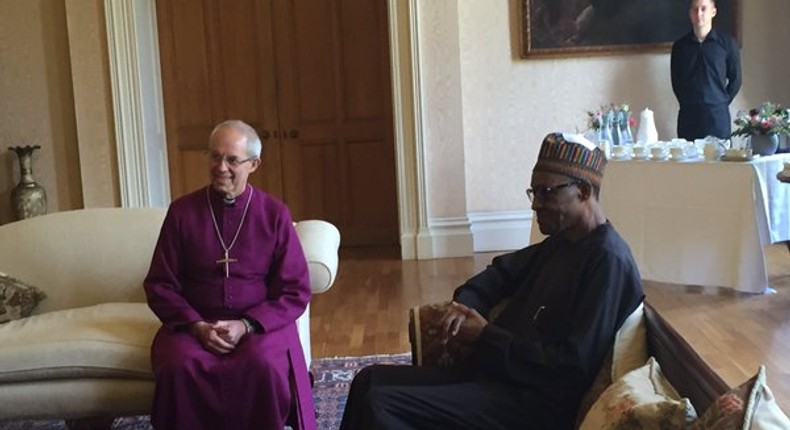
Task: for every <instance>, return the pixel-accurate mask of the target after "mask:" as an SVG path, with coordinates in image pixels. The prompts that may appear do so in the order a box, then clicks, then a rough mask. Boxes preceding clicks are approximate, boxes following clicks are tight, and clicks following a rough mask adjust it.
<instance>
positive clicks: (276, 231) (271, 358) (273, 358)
mask: <svg viewBox="0 0 790 430" xmlns="http://www.w3.org/2000/svg"><path fill="white" fill-rule="evenodd" d="M242 124H243V123H242ZM226 128H228V129H227V130H224V131H222V132H221V133H220V134H222V133H225V134H229V133H230V134H232V133H234V132H236V130H234V129H233V127H226ZM213 137H214V134H212V138H213ZM231 140H232V139H231ZM212 148H213V149H212V151H215V152H212V153H211V154H212V155H211V157H213V158H217V157H219V160H216V159H213V160H212V162H213V164H214V165H218V166H219V167H218V168H216V169H215V168H212V174H213V175H214V176H219V177H220V179H221V177H222V175H226V176H228V177H230V175H231V174H232V173H230V171H231V170H233V169H234V168H236V169H238V168H239V167H240V165H242V164H243V163H244V162H245V161H248V160H242V161H239V160H241V158H232V157H233V155H230V156H228V155H226V154H220V155H218V156H217V154H216V151H223V150H222V146H219V147H216V146H212ZM217 148H219V149H217ZM241 148H242V149H243V148H244V147H243V146H242V147H241ZM233 149H234V148H233V147H230V149H229V150H230V151H233ZM226 157H227V159H226ZM258 161H259V160H258ZM215 167H216V166H215ZM215 170H216V171H217V172H219V173H216V172H215ZM252 170H254V169H252ZM223 172H224V173H223ZM247 173H249V172H247ZM226 179H227V178H226ZM243 179H244V181H243V182H244V183H243V185H244V186H243V188H241V190H240V194H237V195H234V196H233V199H230V200H225V199H227V195H226V194H221V193H220V191H219V190H222V187H220V186H217V185H216V184H217V183H218V182H221V180H219V181H218V179H217V178H216V177H215V178H214V186H208V187H206V188H202V189H200V190H198V191H195V192H193V193H191V194H188V195H186V196H184V197H182V198H180V199H178V200H176V201H175V202H173V203H172V204H171V205H170V208H169V210H168V212H167V216H166V217H165V221H164V224H163V226H162V229H161V233H160V237H159V240H158V242H157V245H156V249H155V251H154V255H153V259H152V262H151V267H150V271H149V273H148V276H147V277H146V279H145V292H146V294H147V297H148V303H149V306H150V307H151V309H152V310H153V311H154V313H155V314H156V315H157V316H158V317H159V319H160V320H161V321H162V327H161V328H160V330H159V332H158V333H157V335H156V337H155V338H154V341H153V345H152V346H151V362H152V367H153V370H154V375H155V378H156V392H155V396H154V405H153V409H152V414H151V422H152V424H153V426H154V428H156V429H168V430H173V429H189V430H198V429H212V430H219V429H227V430H231V429H232V430H243V429H272V430H274V429H277V430H280V429H282V428H283V427H284V425H285V423H286V418H287V417H289V416H290V418H291V419H289V420H288V422H289V424H290V425H292V426H293V427H294V428H297V429H308V430H311V429H315V410H314V406H313V400H312V395H311V391H310V390H311V385H310V381H309V375H308V371H307V368H306V365H305V359H304V355H303V352H302V348H301V344H300V342H299V336H298V333H297V330H296V324H295V321H296V319H297V318H298V317H299V316H300V315H301V314H302V313H303V312H304V311H305V308H306V306H307V304H308V302H309V301H310V297H311V293H310V284H309V276H308V271H307V264H306V262H305V258H304V254H303V251H302V248H301V245H300V243H299V239H298V237H297V235H296V232H295V230H294V227H293V223H292V221H291V216H290V213H289V211H288V209H287V208H286V206H285V205H284V204H283V203H281V202H280V201H278V200H276V199H274V198H273V197H271V196H269V195H268V194H266V193H264V192H263V191H260V190H257V189H255V188H253V187H252V186H250V185H248V184H246V176H245V177H244V178H243ZM228 194H230V193H228ZM241 323H243V324H241ZM198 326H200V327H202V328H203V329H204V331H201V330H197V329H196V328H197V327H198ZM201 336H203V337H201ZM207 345H208V346H207Z"/></svg>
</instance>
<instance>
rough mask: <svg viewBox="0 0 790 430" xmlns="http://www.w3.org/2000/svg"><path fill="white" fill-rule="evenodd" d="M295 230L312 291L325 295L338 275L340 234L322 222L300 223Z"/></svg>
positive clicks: (309, 221)
mask: <svg viewBox="0 0 790 430" xmlns="http://www.w3.org/2000/svg"><path fill="white" fill-rule="evenodd" d="M294 228H295V229H296V234H297V235H299V241H300V242H301V244H302V250H303V251H304V255H305V259H306V260H307V266H308V268H309V270H310V289H311V290H312V291H313V294H320V293H324V292H326V291H327V290H329V288H331V287H332V284H333V283H334V282H335V276H336V275H337V261H338V252H337V251H338V248H340V232H339V231H338V230H337V227H335V226H334V225H332V224H331V223H328V222H326V221H320V220H306V221H300V222H298V223H296V225H295V227H294Z"/></svg>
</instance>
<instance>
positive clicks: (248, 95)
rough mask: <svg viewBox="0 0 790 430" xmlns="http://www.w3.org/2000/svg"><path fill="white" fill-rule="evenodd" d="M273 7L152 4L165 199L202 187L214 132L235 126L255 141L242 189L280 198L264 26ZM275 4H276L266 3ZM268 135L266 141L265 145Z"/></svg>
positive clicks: (248, 1) (204, 1)
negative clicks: (250, 130) (257, 148)
mask: <svg viewBox="0 0 790 430" xmlns="http://www.w3.org/2000/svg"><path fill="white" fill-rule="evenodd" d="M272 1H273V0H232V1H227V0H157V2H156V13H157V21H158V30H159V50H160V57H161V67H162V92H163V96H164V106H165V109H164V110H165V123H166V128H167V130H166V136H167V147H168V148H167V149H168V163H169V167H170V189H171V194H172V196H173V198H176V197H179V196H181V195H184V194H186V193H188V192H190V191H193V190H195V189H198V188H200V187H203V186H205V185H206V184H207V183H208V179H209V178H208V174H209V173H208V167H209V166H208V163H207V161H206V160H205V156H204V155H205V150H206V148H207V147H208V137H209V134H210V133H211V130H212V129H213V128H214V126H215V125H216V124H217V123H219V122H220V121H222V120H225V119H241V120H243V121H245V122H247V123H249V124H250V125H251V126H253V127H255V129H256V130H257V131H258V133H259V135H260V136H261V139H262V140H263V160H264V163H263V169H259V170H258V172H257V173H255V174H254V175H251V176H250V183H251V184H253V185H255V186H257V187H259V188H262V189H264V190H266V191H267V192H269V193H271V194H272V195H274V196H277V197H278V198H282V195H283V193H282V173H281V171H280V166H281V162H280V158H281V157H280V142H279V140H278V139H273V138H272V137H271V136H272V135H273V132H272V131H273V130H276V129H277V96H276V92H277V89H276V79H275V65H274V53H273V45H272V28H271V26H269V25H261V21H264V22H268V21H271V3H272ZM274 1H280V0H274ZM267 136H268V138H266V137H267Z"/></svg>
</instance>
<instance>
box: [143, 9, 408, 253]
mask: <svg viewBox="0 0 790 430" xmlns="http://www.w3.org/2000/svg"><path fill="white" fill-rule="evenodd" d="M386 6H387V2H386V0H232V1H228V0H201V1H196V0H158V1H157V13H158V15H159V19H158V20H159V35H160V47H161V48H160V49H161V57H162V61H161V62H162V74H163V86H164V98H165V119H166V123H167V137H168V150H169V151H168V154H169V156H170V171H171V174H170V175H171V188H172V193H173V196H179V195H182V194H184V193H186V192H188V191H191V190H192V189H195V188H197V187H200V186H203V185H204V184H205V183H206V179H207V165H206V163H205V162H203V161H202V160H201V157H202V153H203V150H204V149H205V147H206V143H207V138H208V133H209V132H210V130H211V127H212V126H213V125H214V124H216V123H217V122H218V121H220V120H222V119H226V118H239V119H242V120H244V121H247V122H250V123H251V124H252V125H253V126H254V127H256V129H258V131H259V133H261V135H262V136H266V135H268V136H269V137H268V139H266V140H265V141H264V157H263V169H262V172H261V170H259V172H258V173H256V174H254V175H252V176H251V178H250V181H251V182H252V183H253V184H254V185H257V186H259V187H261V188H263V189H264V190H266V191H267V192H270V193H272V194H273V195H275V196H278V197H280V198H282V199H283V200H284V201H285V202H286V203H287V204H288V206H289V207H290V209H291V211H292V213H293V216H294V219H297V220H299V219H309V218H317V219H325V220H327V221H330V222H332V223H334V224H335V225H337V226H338V228H339V229H340V231H341V234H342V236H343V244H344V245H346V246H349V245H350V246H355V245H396V244H397V243H398V222H397V220H398V218H397V204H396V202H397V195H396V193H397V189H396V177H395V150H394V139H393V132H392V107H391V106H392V102H391V88H390V68H389V44H388V40H387V37H388V36H387V15H386V14H387V8H386Z"/></svg>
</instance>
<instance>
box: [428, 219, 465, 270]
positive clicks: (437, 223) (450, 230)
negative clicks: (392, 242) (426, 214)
mask: <svg viewBox="0 0 790 430" xmlns="http://www.w3.org/2000/svg"><path fill="white" fill-rule="evenodd" d="M428 224H429V226H428V228H427V229H425V230H424V231H421V232H419V233H418V234H417V259H419V260H427V259H432V258H451V257H466V256H470V255H472V254H473V252H474V249H473V246H472V242H473V240H472V233H471V231H470V225H469V219H468V218H466V217H452V218H451V217H448V218H434V219H432V220H430V221H429V222H428Z"/></svg>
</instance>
